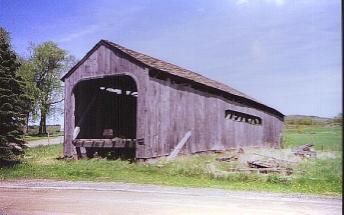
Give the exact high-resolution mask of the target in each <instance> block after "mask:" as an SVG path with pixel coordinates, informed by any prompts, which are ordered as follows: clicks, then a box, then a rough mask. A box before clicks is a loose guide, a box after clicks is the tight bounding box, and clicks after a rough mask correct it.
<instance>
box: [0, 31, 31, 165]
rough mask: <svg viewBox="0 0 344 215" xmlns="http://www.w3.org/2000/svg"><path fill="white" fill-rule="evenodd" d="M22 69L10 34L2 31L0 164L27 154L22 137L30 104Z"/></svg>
mask: <svg viewBox="0 0 344 215" xmlns="http://www.w3.org/2000/svg"><path fill="white" fill-rule="evenodd" d="M19 66H20V64H19V61H18V60H17V57H16V54H15V53H14V51H13V50H12V48H11V44H10V37H9V33H8V32H7V31H6V30H5V29H4V28H1V27H0V164H4V163H6V162H8V161H11V160H14V159H16V158H17V157H18V155H20V154H21V153H22V152H23V150H22V148H23V146H24V145H23V144H24V141H22V140H21V135H22V133H23V132H22V129H23V124H24V121H25V120H24V119H25V110H26V109H27V104H28V103H29V102H28V101H29V100H28V97H27V95H26V94H25V85H24V84H25V83H24V82H23V81H22V79H21V78H20V76H19V75H18V74H17V73H18V68H19Z"/></svg>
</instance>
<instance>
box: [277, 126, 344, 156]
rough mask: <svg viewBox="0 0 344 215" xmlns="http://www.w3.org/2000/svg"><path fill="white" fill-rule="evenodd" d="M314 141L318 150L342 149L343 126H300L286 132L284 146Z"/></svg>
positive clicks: (294, 145)
mask: <svg viewBox="0 0 344 215" xmlns="http://www.w3.org/2000/svg"><path fill="white" fill-rule="evenodd" d="M306 143H313V144H314V147H315V149H316V150H321V151H322V150H323V151H342V127H339V126H337V127H319V126H298V127H291V128H287V129H286V130H285V132H284V143H283V145H284V147H286V148H292V147H296V146H299V145H303V144H306Z"/></svg>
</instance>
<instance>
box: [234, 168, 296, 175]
mask: <svg viewBox="0 0 344 215" xmlns="http://www.w3.org/2000/svg"><path fill="white" fill-rule="evenodd" d="M228 170H229V171H230V172H247V173H251V172H256V173H271V172H275V173H282V174H285V175H291V174H292V173H293V169H292V168H290V167H287V168H284V167H279V168H230V169H228Z"/></svg>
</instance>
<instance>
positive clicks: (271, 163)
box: [247, 159, 280, 168]
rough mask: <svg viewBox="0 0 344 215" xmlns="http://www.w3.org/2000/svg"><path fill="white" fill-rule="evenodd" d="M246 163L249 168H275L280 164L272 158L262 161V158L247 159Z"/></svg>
mask: <svg viewBox="0 0 344 215" xmlns="http://www.w3.org/2000/svg"><path fill="white" fill-rule="evenodd" d="M247 164H248V166H249V167H251V168H277V167H279V166H280V165H279V163H278V162H277V161H276V160H273V159H270V160H267V161H262V160H254V161H247Z"/></svg>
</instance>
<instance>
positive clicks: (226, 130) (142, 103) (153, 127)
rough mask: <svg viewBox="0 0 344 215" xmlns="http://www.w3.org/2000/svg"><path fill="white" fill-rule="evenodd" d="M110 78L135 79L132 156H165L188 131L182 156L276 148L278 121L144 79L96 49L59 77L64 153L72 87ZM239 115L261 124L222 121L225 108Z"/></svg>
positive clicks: (134, 67)
mask: <svg viewBox="0 0 344 215" xmlns="http://www.w3.org/2000/svg"><path fill="white" fill-rule="evenodd" d="M111 75H130V76H131V77H133V79H134V80H135V81H136V84H137V89H138V100H137V106H138V107H137V135H136V136H137V138H144V143H145V145H143V146H138V147H137V150H136V157H137V158H153V157H159V156H166V155H168V154H169V153H170V152H171V151H172V150H173V148H174V147H175V146H176V145H177V143H178V142H179V140H181V138H183V136H184V135H185V133H186V132H187V131H189V130H191V132H192V135H191V138H190V140H189V141H188V142H187V144H186V146H185V147H184V148H183V150H182V153H196V152H203V151H208V150H212V149H221V148H222V149H228V148H235V147H244V146H277V145H279V140H280V133H281V132H282V129H283V122H282V121H281V120H280V119H278V118H277V117H275V116H273V115H270V114H269V113H265V112H263V111H261V110H257V109H255V108H252V107H247V106H245V105H243V104H239V103H236V102H234V101H230V100H228V99H226V98H223V97H221V96H217V95H214V94H210V93H208V92H205V91H201V90H198V89H194V88H192V87H191V86H190V85H188V84H177V83H175V81H174V80H172V79H169V78H168V79H167V80H161V79H157V78H155V77H151V76H149V70H148V69H147V68H145V67H144V66H140V65H138V64H137V63H134V62H133V61H130V60H128V59H126V58H125V57H124V56H123V55H122V54H121V53H118V52H113V51H111V50H109V49H108V48H106V47H104V46H100V47H99V48H98V49H97V50H96V51H95V52H94V53H93V54H92V55H91V56H90V57H89V58H88V59H87V60H86V61H85V62H84V63H83V64H81V65H80V67H78V68H77V69H76V70H75V71H74V72H73V73H72V74H71V75H70V76H69V77H67V78H66V79H65V141H64V153H65V155H72V154H75V152H74V147H73V146H72V135H73V130H74V127H75V117H74V109H75V104H74V103H75V101H74V95H73V88H74V87H75V86H76V84H77V83H78V82H80V81H82V80H87V79H95V78H101V77H104V76H111ZM227 109H230V110H234V111H239V112H244V113H247V114H251V115H255V116H258V117H260V118H262V120H263V124H262V125H252V124H248V123H244V122H236V121H233V120H230V119H225V110H227Z"/></svg>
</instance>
